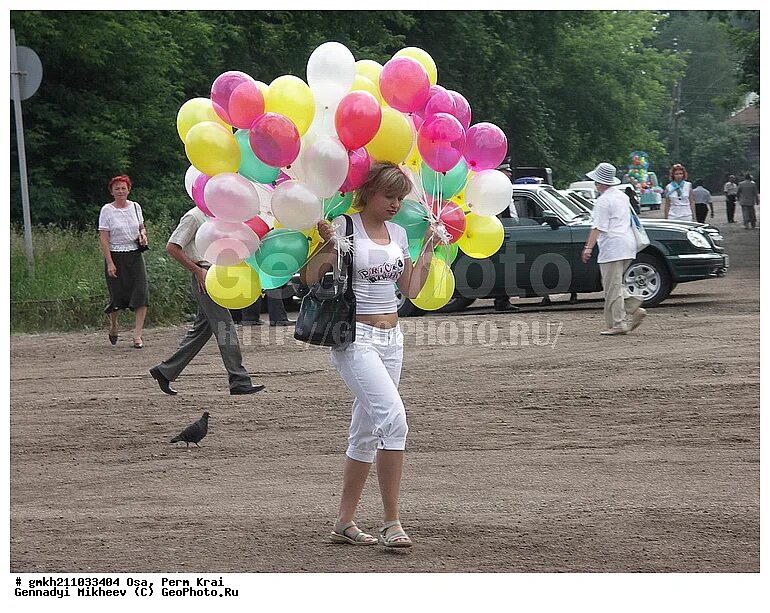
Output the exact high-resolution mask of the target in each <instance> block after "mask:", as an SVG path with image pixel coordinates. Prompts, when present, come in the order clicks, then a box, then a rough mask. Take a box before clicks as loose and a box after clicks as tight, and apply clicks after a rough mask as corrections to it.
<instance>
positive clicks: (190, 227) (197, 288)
mask: <svg viewBox="0 0 770 613" xmlns="http://www.w3.org/2000/svg"><path fill="white" fill-rule="evenodd" d="M206 219H208V218H207V217H206V214H205V213H204V212H203V211H201V210H200V209H199V208H198V207H197V206H194V207H193V208H191V209H190V210H189V211H187V213H185V214H184V215H183V216H182V219H181V220H180V221H179V225H178V226H177V227H176V230H174V232H173V233H172V234H171V236H170V237H169V239H168V243H167V244H166V251H167V252H168V254H169V255H170V256H171V257H172V258H174V259H175V260H176V261H177V262H179V263H180V264H181V265H182V266H184V267H185V268H186V269H187V270H189V271H190V272H191V273H192V287H191V289H192V295H193V299H194V300H195V302H196V303H197V304H198V312H197V314H196V316H195V320H194V321H193V327H192V330H190V331H189V332H188V333H187V334H186V335H185V337H184V338H183V339H182V342H181V343H180V344H179V348H178V349H177V350H176V351H175V352H174V353H173V355H172V356H171V357H170V358H168V359H167V360H164V361H163V362H161V363H160V364H158V365H157V366H153V367H152V368H151V369H150V374H151V375H152V377H153V379H155V380H156V381H157V382H158V385H159V386H160V389H161V391H162V392H164V393H165V394H169V395H171V396H173V395H175V394H176V393H177V392H176V390H174V389H172V388H171V385H170V382H171V381H174V380H175V379H176V378H177V377H178V376H179V374H180V373H181V372H182V371H183V370H184V368H185V367H186V366H187V364H189V363H190V360H192V359H193V358H194V357H195V356H196V355H198V352H199V351H200V350H201V349H203V346H204V345H205V344H206V342H208V340H209V339H210V338H211V335H212V334H213V335H214V336H215V338H216V339H217V345H218V346H219V353H220V355H221V356H222V362H224V365H225V368H226V369H227V374H228V378H229V382H230V393H231V394H233V395H240V394H253V393H254V392H258V391H260V390H262V389H264V388H265V386H264V385H253V384H252V382H251V377H250V376H249V374H248V373H247V372H246V369H245V368H244V367H243V358H242V356H241V348H240V346H239V344H238V334H237V332H236V329H235V324H234V323H233V318H232V316H231V315H230V311H229V310H228V309H226V308H225V307H223V306H220V305H218V304H217V303H216V302H214V301H213V300H212V299H211V298H210V297H209V295H208V294H207V293H206V286H205V281H206V271H207V270H208V269H209V267H210V266H211V264H210V263H209V262H207V261H206V260H204V259H203V256H202V255H201V254H200V253H198V250H197V249H196V247H195V234H196V233H197V232H198V228H200V227H201V226H202V225H203V223H204V222H205V221H206Z"/></svg>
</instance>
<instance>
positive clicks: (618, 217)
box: [582, 162, 647, 336]
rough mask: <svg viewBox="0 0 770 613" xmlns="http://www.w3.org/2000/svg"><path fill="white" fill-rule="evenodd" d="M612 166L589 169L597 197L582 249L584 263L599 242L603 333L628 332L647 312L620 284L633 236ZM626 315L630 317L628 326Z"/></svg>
mask: <svg viewBox="0 0 770 613" xmlns="http://www.w3.org/2000/svg"><path fill="white" fill-rule="evenodd" d="M615 173H616V169H615V167H614V166H613V165H612V164H610V163H608V162H602V163H601V164H599V165H598V166H597V167H596V168H594V169H593V170H592V171H591V172H588V173H586V176H587V177H588V178H589V179H593V180H594V183H595V184H596V190H597V191H598V192H599V194H600V195H599V197H598V198H597V199H596V203H595V204H594V209H593V212H592V214H591V233H590V234H589V235H588V241H587V242H586V245H585V247H584V248H583V257H582V259H583V262H584V263H587V262H588V260H589V259H591V253H592V252H593V249H594V245H596V244H598V245H599V257H598V258H597V261H598V263H599V270H600V271H601V274H602V285H603V286H604V319H605V321H606V323H607V329H606V330H604V331H602V332H601V334H603V335H604V336H616V335H619V334H627V333H628V332H630V331H631V330H635V329H636V328H638V327H639V325H640V324H641V323H642V319H644V317H645V315H647V311H645V310H644V309H643V308H641V305H642V300H640V299H639V298H635V297H632V296H630V294H629V293H628V290H627V289H626V288H625V285H624V283H623V275H624V274H625V272H626V269H627V268H628V266H629V264H631V262H632V260H633V259H634V258H635V257H636V239H635V238H634V233H633V230H632V229H631V207H630V206H629V203H628V197H627V196H626V195H625V194H624V193H623V192H621V191H619V190H618V189H616V188H615V187H614V186H615V185H618V184H619V183H620V180H619V179H618V178H617V177H616V176H615ZM626 315H630V316H631V323H630V326H629V325H628V324H627V322H626Z"/></svg>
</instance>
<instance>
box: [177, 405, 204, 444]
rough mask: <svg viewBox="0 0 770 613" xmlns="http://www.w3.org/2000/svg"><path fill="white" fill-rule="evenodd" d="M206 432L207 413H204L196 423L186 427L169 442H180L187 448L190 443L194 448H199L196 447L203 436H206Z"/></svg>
mask: <svg viewBox="0 0 770 613" xmlns="http://www.w3.org/2000/svg"><path fill="white" fill-rule="evenodd" d="M208 431H209V412H208V411H204V412H203V417H201V418H200V419H199V420H198V421H196V422H194V423H192V424H190V425H189V426H187V427H186V428H185V429H184V430H182V431H181V432H180V433H179V434H177V435H176V436H175V437H174V438H172V439H171V442H172V443H178V442H180V441H184V442H185V443H186V446H187V447H189V446H190V443H195V446H196V447H200V445H198V442H199V441H200V440H201V439H202V438H203V437H204V436H206V434H207V433H208Z"/></svg>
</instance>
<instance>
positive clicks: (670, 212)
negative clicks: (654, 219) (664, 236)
mask: <svg viewBox="0 0 770 613" xmlns="http://www.w3.org/2000/svg"><path fill="white" fill-rule="evenodd" d="M668 176H669V178H670V179H671V182H670V183H669V184H668V185H666V189H665V190H664V191H663V197H664V199H663V218H664V219H675V220H679V221H693V220H694V219H695V200H693V197H692V183H690V182H689V181H687V180H686V179H687V169H686V168H685V167H684V166H682V165H681V164H674V165H673V166H672V167H671V171H670V172H669V174H668Z"/></svg>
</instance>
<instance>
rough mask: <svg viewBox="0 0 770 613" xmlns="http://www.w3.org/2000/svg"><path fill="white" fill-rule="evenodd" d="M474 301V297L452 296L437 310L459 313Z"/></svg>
mask: <svg viewBox="0 0 770 613" xmlns="http://www.w3.org/2000/svg"><path fill="white" fill-rule="evenodd" d="M474 302H476V299H475V298H465V297H464V296H452V298H451V299H450V300H449V302H447V303H446V305H444V306H442V307H441V308H440V309H439V310H438V312H439V313H459V312H460V311H464V310H465V309H467V308H468V307H469V306H471V305H472V304H473V303H474Z"/></svg>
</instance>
